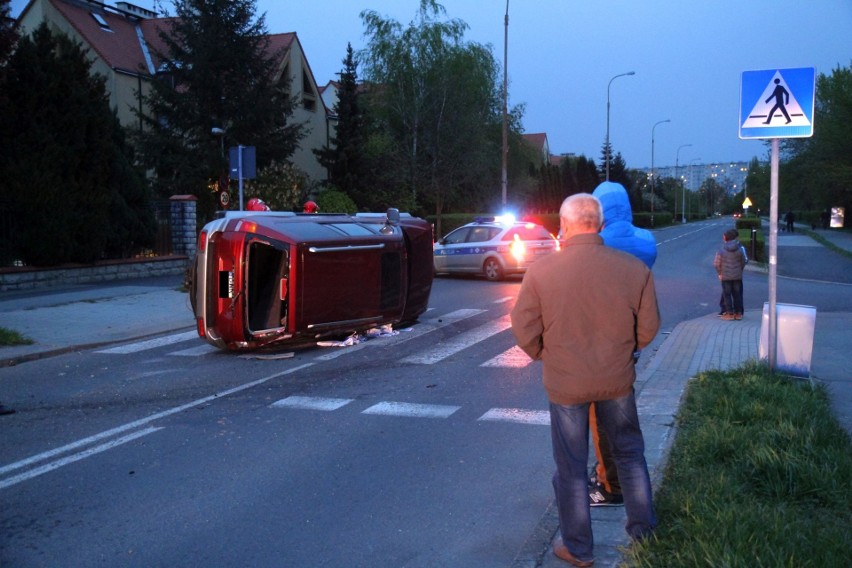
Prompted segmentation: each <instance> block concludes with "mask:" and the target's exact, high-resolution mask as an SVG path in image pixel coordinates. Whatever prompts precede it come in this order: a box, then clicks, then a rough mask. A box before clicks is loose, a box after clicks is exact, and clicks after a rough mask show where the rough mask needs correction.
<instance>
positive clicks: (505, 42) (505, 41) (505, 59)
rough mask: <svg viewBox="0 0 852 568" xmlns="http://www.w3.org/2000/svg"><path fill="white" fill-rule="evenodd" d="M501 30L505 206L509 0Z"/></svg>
mask: <svg viewBox="0 0 852 568" xmlns="http://www.w3.org/2000/svg"><path fill="white" fill-rule="evenodd" d="M504 22H505V23H504V31H503V156H502V163H503V166H502V170H501V173H500V184H501V187H502V192H503V193H502V198H503V200H502V203H503V207H504V208H505V207H506V199H507V193H508V188H509V173H508V162H509V125H508V123H509V109H508V105H509V103H508V97H509V88H508V65H509V0H506V18H505V20H504Z"/></svg>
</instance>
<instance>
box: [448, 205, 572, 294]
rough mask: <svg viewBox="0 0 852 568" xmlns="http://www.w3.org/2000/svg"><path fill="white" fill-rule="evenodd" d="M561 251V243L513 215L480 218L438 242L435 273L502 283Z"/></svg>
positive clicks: (532, 224) (538, 227) (538, 226)
mask: <svg viewBox="0 0 852 568" xmlns="http://www.w3.org/2000/svg"><path fill="white" fill-rule="evenodd" d="M556 250H559V241H557V240H556V238H555V237H554V236H553V235H551V234H550V233H549V232H548V231H547V229H545V228H544V227H542V226H541V225H537V224H536V223H524V222H515V220H514V218H513V217H511V216H500V217H478V218H477V219H476V220H474V222H473V223H468V224H467V225H464V226H462V227H459V228H458V229H456V230H455V231H453V232H451V233H450V234H448V235H447V236H446V237H444V238H443V239H441V240H439V241H438V242H436V243H435V246H434V247H433V262H434V264H435V274H450V273H467V274H481V275H483V276H485V278H486V279H488V280H502V279H503V278H504V277H505V276H507V275H509V274H523V273H524V272H526V270H527V267H528V266H529V265H530V264H532V263H533V262H535V260H537V259H539V258H541V257H543V256H545V255H547V254H550V253H552V252H554V251H556Z"/></svg>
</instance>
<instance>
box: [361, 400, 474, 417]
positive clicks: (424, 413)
mask: <svg viewBox="0 0 852 568" xmlns="http://www.w3.org/2000/svg"><path fill="white" fill-rule="evenodd" d="M459 408H461V406H448V405H443V404H411V403H408V402H380V403H378V404H374V405H373V406H371V407H370V408H368V409H367V410H365V411H364V412H362V413H361V414H381V415H384V416H405V417H410V418H447V417H449V416H450V415H452V414H453V413H454V412H455V411H456V410H458V409H459Z"/></svg>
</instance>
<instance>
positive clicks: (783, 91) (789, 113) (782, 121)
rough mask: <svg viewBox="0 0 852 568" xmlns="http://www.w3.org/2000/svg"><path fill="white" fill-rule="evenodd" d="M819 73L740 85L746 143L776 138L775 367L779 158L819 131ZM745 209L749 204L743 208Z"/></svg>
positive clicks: (773, 344) (770, 346) (771, 74)
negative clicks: (790, 143)
mask: <svg viewBox="0 0 852 568" xmlns="http://www.w3.org/2000/svg"><path fill="white" fill-rule="evenodd" d="M815 99H816V71H815V70H814V68H813V67H805V68H799V69H770V70H765V71H744V72H743V75H742V83H741V84H740V121H739V124H740V128H739V137H740V138H741V139H743V140H754V139H770V140H771V141H772V154H771V157H770V178H769V322H768V323H769V325H768V341H767V353H768V356H769V368H770V370H774V369H775V366H776V352H777V336H778V317H777V314H776V303H777V302H776V300H777V296H778V289H777V284H778V162H779V159H778V154H779V142H778V140H779V138H808V137H810V136H813V132H814V106H815V104H814V102H815ZM743 206H745V203H743Z"/></svg>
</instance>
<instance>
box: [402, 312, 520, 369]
mask: <svg viewBox="0 0 852 568" xmlns="http://www.w3.org/2000/svg"><path fill="white" fill-rule="evenodd" d="M511 325H512V322H511V319H510V317H509V316H503V317H502V318H500V319H499V320H495V321H491V322H488V323H487V324H485V325H481V326H479V327H477V328H474V329H471V330H470V331H466V332H464V333H460V334H458V335H457V336H455V337H454V338H453V339H452V341H448V342H445V343H439V344H438V345H436V346H435V347H434V348H432V349H429V350H427V351H425V352H423V353H420V354H417V355H411V356H409V357H405V358H404V359H402V362H403V363H413V364H416V365H434V364H435V363H438V362H439V361H443V360H444V359H446V358H447V357H449V356H451V355H455V354H456V353H458V352H459V351H461V350H463V349H466V348H468V347H470V346H471V345H473V344H475V343H478V342H480V341H482V340H484V339H488V338H489V337H491V336H492V335H496V334H498V333H500V332H501V331H504V330H506V329H509V327H510V326H511Z"/></svg>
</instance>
